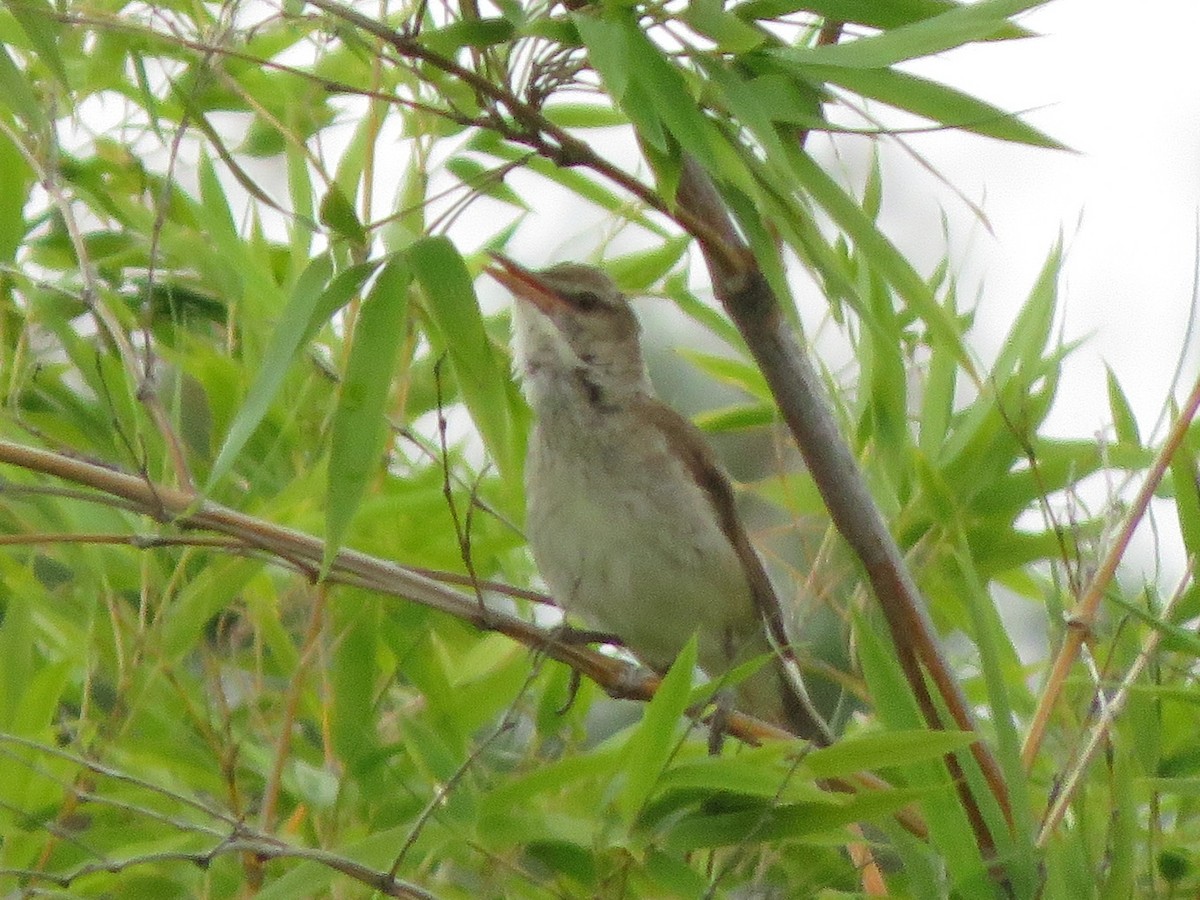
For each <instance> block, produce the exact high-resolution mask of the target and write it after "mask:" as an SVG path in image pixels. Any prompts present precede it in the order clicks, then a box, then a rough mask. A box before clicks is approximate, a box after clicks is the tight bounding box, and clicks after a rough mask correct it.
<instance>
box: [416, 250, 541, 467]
mask: <svg viewBox="0 0 1200 900" xmlns="http://www.w3.org/2000/svg"><path fill="white" fill-rule="evenodd" d="M408 258H409V262H410V263H411V264H412V271H413V274H414V275H415V276H416V278H417V281H418V282H419V283H420V285H421V291H422V293H423V294H424V296H425V312H426V314H427V315H428V317H429V323H430V326H431V329H430V339H431V340H433V341H434V344H435V347H436V348H437V349H438V350H439V351H441V352H445V353H448V354H449V357H450V365H451V368H452V370H453V372H454V377H455V381H456V382H457V384H458V388H459V391H460V392H461V393H462V398H463V402H464V403H465V404H466V406H467V409H468V411H469V412H470V413H471V418H472V419H473V420H474V421H475V426H476V427H477V428H478V429H479V434H480V436H481V437H482V438H483V441H484V443H485V444H486V445H487V448H488V450H489V452H490V453H491V455H492V458H493V459H494V460H495V462H496V465H497V466H499V468H500V472H501V473H502V474H504V475H512V474H513V473H515V472H517V471H518V470H519V469H520V461H519V460H518V459H517V458H516V449H517V444H516V441H515V440H514V438H513V433H512V423H511V422H510V417H509V402H508V389H507V388H508V382H509V378H508V374H507V367H506V366H505V365H504V364H503V363H501V361H500V360H499V359H498V358H497V355H496V351H495V347H494V346H493V344H492V340H491V338H490V337H489V336H488V333H487V329H486V328H485V327H484V324H483V317H482V316H481V315H480V312H479V302H478V300H476V298H475V288H474V286H473V284H472V282H471V276H470V273H468V271H467V267H466V264H465V263H464V262H463V259H462V256H460V255H459V252H458V250H457V248H455V246H454V244H452V243H451V242H450V241H449V240H448V239H447V238H444V237H427V238H422V239H420V240H418V241H417V242H416V243H414V244H413V245H412V246H411V247H410V248H409V250H408Z"/></svg>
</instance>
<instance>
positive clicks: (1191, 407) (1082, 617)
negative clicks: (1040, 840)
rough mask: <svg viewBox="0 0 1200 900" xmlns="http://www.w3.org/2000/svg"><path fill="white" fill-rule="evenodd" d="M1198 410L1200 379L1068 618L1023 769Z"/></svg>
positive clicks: (1037, 746) (1023, 758)
mask: <svg viewBox="0 0 1200 900" xmlns="http://www.w3.org/2000/svg"><path fill="white" fill-rule="evenodd" d="M1198 410H1200V378H1198V379H1197V380H1196V383H1195V384H1194V385H1193V386H1192V392H1191V394H1189V395H1188V398H1187V402H1186V403H1185V404H1184V406H1183V409H1182V410H1180V412H1179V416H1178V418H1176V420H1175V423H1174V424H1173V425H1172V426H1171V430H1170V432H1168V433H1167V439H1166V440H1165V441H1164V442H1163V446H1162V449H1161V450H1160V451H1159V452H1158V455H1157V456H1156V457H1155V458H1154V464H1153V465H1151V466H1150V471H1149V472H1148V473H1147V475H1146V480H1145V481H1144V482H1143V483H1142V486H1141V488H1140V489H1139V490H1138V493H1137V496H1136V497H1135V498H1134V500H1133V505H1132V506H1130V508H1129V512H1128V513H1127V514H1126V516H1125V521H1124V522H1123V523H1122V525H1121V530H1120V531H1119V532H1118V534H1117V537H1116V539H1115V540H1114V541H1113V545H1112V547H1110V548H1109V551H1108V553H1107V554H1106V555H1105V557H1104V560H1103V561H1102V562H1101V563H1100V568H1099V569H1097V570H1096V574H1095V575H1094V576H1092V580H1091V582H1090V583H1089V584H1088V589H1087V592H1086V593H1085V594H1084V595H1083V597H1082V598H1081V599H1080V601H1079V602H1078V603H1077V604H1076V605H1075V608H1074V609H1073V610H1072V611H1071V614H1070V616H1069V617H1068V619H1067V626H1068V628H1067V633H1066V636H1065V637H1064V638H1063V643H1062V646H1061V647H1059V648H1058V653H1057V654H1056V655H1055V658H1054V664H1053V665H1052V666H1051V667H1050V675H1049V677H1048V678H1047V679H1046V686H1045V687H1044V688H1043V689H1042V696H1041V697H1040V698H1039V699H1038V705H1037V709H1036V710H1034V714H1033V720H1032V721H1031V722H1030V725H1029V732H1028V734H1027V735H1026V736H1025V745H1024V746H1023V747H1022V748H1021V762H1022V763H1024V765H1025V769H1026V771H1028V770H1029V769H1031V768H1032V767H1033V761H1034V760H1035V759H1036V758H1037V754H1038V750H1039V749H1040V748H1041V746H1042V741H1043V739H1044V738H1045V735H1046V725H1047V723H1048V722H1049V720H1050V714H1051V712H1053V710H1054V707H1055V706H1056V705H1057V703H1058V700H1059V697H1060V696H1061V695H1062V692H1063V688H1064V686H1065V685H1066V682H1067V676H1068V675H1069V674H1070V671H1071V667H1072V666H1073V665H1074V664H1075V659H1076V657H1078V655H1079V649H1080V647H1081V646H1083V642H1084V640H1085V639H1086V638H1087V636H1088V635H1089V634H1090V633H1091V629H1092V624H1093V623H1094V622H1095V620H1096V613H1097V612H1098V610H1099V608H1100V601H1101V600H1103V599H1104V592H1105V591H1107V590H1108V586H1109V584H1110V583H1111V582H1112V579H1113V576H1114V575H1116V573H1117V565H1118V564H1119V563H1120V562H1121V560H1122V559H1123V558H1124V557H1125V551H1126V549H1127V548H1128V547H1129V542H1130V540H1131V539H1132V538H1133V533H1134V531H1135V530H1136V529H1137V527H1138V525H1139V524H1140V523H1141V521H1142V518H1143V517H1144V516H1145V515H1146V510H1147V509H1148V508H1149V506H1150V500H1151V499H1152V498H1153V497H1154V492H1155V491H1156V490H1158V486H1159V484H1160V483H1161V482H1162V479H1163V476H1164V475H1165V474H1166V472H1167V468H1168V467H1169V466H1170V465H1171V461H1172V460H1173V459H1174V458H1175V454H1176V453H1178V452H1179V448H1180V447H1181V446H1182V445H1183V442H1184V439H1185V438H1186V437H1187V433H1188V429H1189V428H1190V427H1191V425H1192V420H1193V419H1195V417H1196V413H1197V411H1198Z"/></svg>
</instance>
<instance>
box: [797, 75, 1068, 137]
mask: <svg viewBox="0 0 1200 900" xmlns="http://www.w3.org/2000/svg"><path fill="white" fill-rule="evenodd" d="M790 61H791V62H797V61H796V60H790ZM794 71H795V73H796V74H797V75H799V76H800V77H804V78H808V79H815V80H817V81H818V83H821V82H829V83H831V84H836V85H840V86H841V87H844V88H846V89H847V90H850V91H853V92H854V93H856V94H860V95H862V96H863V97H868V98H870V99H872V100H878V101H879V102H881V103H886V104H888V105H889V106H894V107H895V108H896V109H902V110H906V111H907V112H911V113H913V114H914V115H918V116H922V117H924V118H926V119H932V120H933V121H934V122H939V123H941V124H942V125H945V126H947V127H948V128H958V129H961V130H963V131H969V132H972V133H973V134H981V135H984V136H986V137H993V138H997V139H998V140H1002V141H1013V142H1016V143H1021V144H1029V145H1031V146H1034V147H1046V148H1049V149H1053V150H1064V149H1066V147H1065V145H1063V144H1062V143H1060V142H1058V141H1056V140H1054V138H1052V137H1050V136H1049V135H1047V134H1045V133H1043V132H1041V131H1039V130H1038V129H1036V128H1034V127H1033V126H1031V125H1027V124H1025V123H1024V122H1022V121H1021V119H1020V118H1019V117H1018V116H1017V115H1016V114H1014V113H1011V112H1008V111H1006V110H1003V109H1001V108H1000V107H998V106H993V105H992V104H990V103H985V102H984V101H982V100H977V99H976V98H974V97H972V96H970V95H969V94H965V93H963V92H962V91H957V90H955V89H954V88H951V87H946V86H945V85H942V84H938V83H937V82H935V81H929V80H928V79H925V78H921V77H920V76H917V75H911V74H909V73H907V72H897V71H895V70H894V69H850V68H839V67H836V66H826V65H811V64H808V63H799V64H797V65H796V67H795V70H794Z"/></svg>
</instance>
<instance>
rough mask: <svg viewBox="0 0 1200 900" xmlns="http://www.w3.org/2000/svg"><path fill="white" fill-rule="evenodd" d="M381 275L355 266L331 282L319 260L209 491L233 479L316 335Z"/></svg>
mask: <svg viewBox="0 0 1200 900" xmlns="http://www.w3.org/2000/svg"><path fill="white" fill-rule="evenodd" d="M374 269H375V263H371V264H364V265H360V266H355V267H353V268H351V269H347V270H346V271H345V272H342V273H341V274H340V275H339V276H338V277H337V278H335V279H333V280H332V281H330V275H331V273H332V271H333V263H332V261H331V260H330V258H329V256H328V255H322V256H318V257H317V258H316V259H314V260H313V261H312V262H311V263H309V265H308V268H306V269H305V270H304V272H303V273H302V274H301V276H300V278H299V279H298V280H297V282H296V286H295V288H294V289H293V290H292V296H291V298H290V299H289V300H288V303H287V306H286V307H285V308H284V310H283V311H282V314H281V316H280V320H279V324H278V326H277V327H276V329H275V333H274V334H273V335H272V336H271V342H270V344H269V345H268V346H267V349H266V352H265V353H264V355H263V362H262V368H261V369H260V370H259V372H258V375H257V377H256V378H255V380H254V383H253V384H252V385H251V386H250V390H249V391H248V392H247V393H246V399H245V400H244V401H243V402H242V405H241V408H240V409H238V412H237V416H236V417H235V418H234V420H233V423H232V424H231V425H230V426H229V432H228V433H227V434H226V435H225V442H224V444H222V445H221V450H220V452H219V453H218V454H217V458H216V461H215V462H213V467H212V472H211V473H210V475H209V479H208V485H207V487H206V489H205V490H206V491H211V490H212V488H213V486H214V485H216V484H217V482H219V481H220V480H221V479H222V478H224V477H225V475H226V474H227V473H228V471H229V470H230V468H231V467H232V466H233V464H234V462H235V460H236V459H237V457H238V454H240V453H241V452H242V448H243V447H245V446H246V442H247V441H248V440H250V437H251V435H253V434H254V432H255V431H256V430H257V429H258V426H259V425H260V424H262V420H263V418H264V417H265V416H266V414H267V411H268V410H269V409H270V407H271V404H272V403H273V402H274V400H275V398H276V396H277V395H278V393H279V390H280V388H281V387H283V381H284V378H285V377H286V376H287V373H288V369H289V368H290V367H291V365H292V363H293V362H294V361H295V358H296V356H297V355H298V354H299V352H300V350H301V349H302V348H303V346H304V345H305V344H306V343H307V342H308V341H309V340H310V339H311V337H312V335H313V333H314V332H315V331H316V329H317V328H319V327H320V326H321V325H322V324H324V323H325V322H326V321H328V320H329V317H330V316H331V315H333V313H334V312H336V311H337V310H338V309H340V308H341V307H342V306H344V305H345V304H346V303H347V302H348V301H349V300H350V298H351V297H352V296H353V295H354V294H355V292H357V290H358V289H359V287H361V286H362V283H363V282H364V281H365V280H366V279H367V277H368V276H369V275H370V274H371V272H372V271H374Z"/></svg>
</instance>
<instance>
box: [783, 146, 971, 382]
mask: <svg viewBox="0 0 1200 900" xmlns="http://www.w3.org/2000/svg"><path fill="white" fill-rule="evenodd" d="M791 159H792V164H793V169H794V171H795V172H796V174H797V176H798V177H799V178H800V181H801V183H802V184H803V186H804V189H805V190H806V191H808V193H809V194H810V195H811V196H812V197H813V199H814V200H816V201H817V203H819V204H820V205H821V206H822V207H823V208H824V209H825V211H826V212H828V213H829V215H830V216H832V217H833V219H834V221H835V222H837V224H838V225H839V226H840V227H841V228H842V229H843V230H845V232H846V234H847V235H848V236H849V237H850V238H851V240H853V241H854V243H855V245H856V246H857V247H858V250H859V252H860V253H861V254H862V256H863V258H864V259H865V260H866V261H867V263H868V264H869V265H870V266H871V268H872V269H874V270H875V271H876V272H877V273H878V274H879V275H881V276H883V278H885V279H886V280H887V281H888V283H890V284H891V285H892V287H893V288H895V290H896V292H897V293H899V294H900V296H901V297H903V298H904V300H905V302H906V303H907V304H908V305H909V307H910V308H911V309H912V311H913V312H914V313H916V315H918V316H920V318H921V319H922V321H924V322H925V324H926V325H928V326H929V329H930V331H931V332H933V335H934V337H935V338H936V339H937V340H938V341H940V342H942V343H944V345H945V346H946V347H950V348H953V349H954V352H955V355H956V358H957V360H958V362H959V363H960V364H961V365H962V366H963V367H964V368H966V369H967V371H968V372H974V369H975V366H974V364H973V363H972V362H971V359H970V357H969V356H968V355H967V351H966V347H965V346H964V345H963V341H962V334H961V330H960V328H959V324H958V322H957V321H956V320H955V319H954V318H953V317H952V316H950V315H949V314H948V313H947V312H946V310H944V309H943V308H942V307H941V306H940V305H939V304H938V302H937V301H936V299H935V298H934V297H933V294H932V292H931V291H930V290H929V286H928V285H927V284H926V283H925V282H924V281H923V280H922V279H921V277H920V276H919V275H918V274H917V273H916V272H915V271H914V270H913V268H912V265H911V264H910V263H909V262H908V260H907V259H905V258H904V256H903V255H902V254H901V253H900V251H898V250H897V249H896V248H895V246H893V244H892V243H891V241H889V240H888V239H887V238H886V237H884V235H883V233H882V232H880V231H879V229H878V228H877V227H876V226H875V223H874V222H872V221H871V219H870V218H869V217H868V216H867V214H866V213H865V212H863V210H862V207H861V206H859V205H858V203H856V202H855V200H854V198H852V197H851V196H850V195H849V194H847V193H846V192H845V191H844V190H843V189H842V188H841V186H839V185H838V184H837V182H835V181H834V180H833V179H832V178H830V177H829V175H828V173H826V172H825V170H824V169H822V168H821V167H820V166H818V165H817V164H816V163H815V162H814V161H813V159H812V158H811V157H810V156H809V155H808V154H807V153H805V152H803V151H795V152H793V153H792V155H791Z"/></svg>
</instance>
